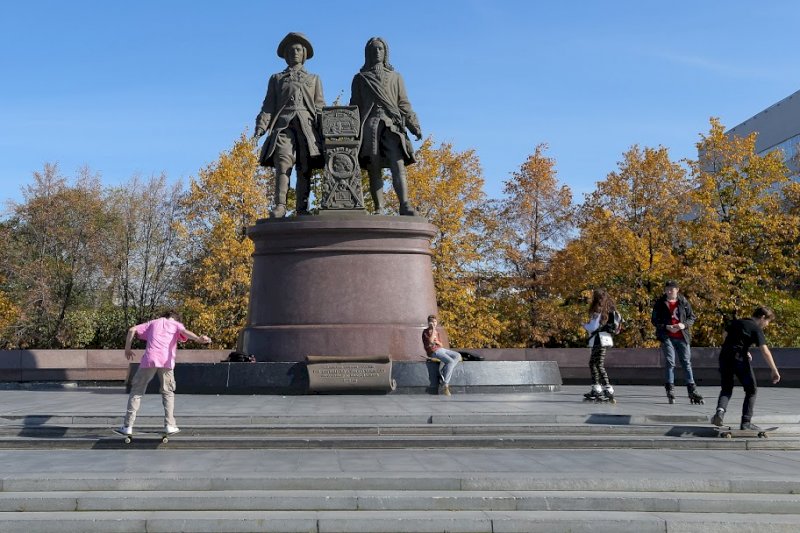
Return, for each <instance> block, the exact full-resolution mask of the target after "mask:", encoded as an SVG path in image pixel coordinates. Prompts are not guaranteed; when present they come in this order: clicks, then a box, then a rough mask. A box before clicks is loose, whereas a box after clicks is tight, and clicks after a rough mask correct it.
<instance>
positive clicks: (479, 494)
mask: <svg viewBox="0 0 800 533" xmlns="http://www.w3.org/2000/svg"><path fill="white" fill-rule="evenodd" d="M237 510H238V511H323V510H324V511H414V510H417V511H626V512H691V513H768V514H796V513H798V512H799V511H800V495H798V494H730V493H718V492H713V493H708V492H694V493H683V492H634V491H628V492H625V491H607V492H599V491H417V490H402V491H396V490H392V491H381V490H372V491H370V490H365V491H355V490H338V491H330V490H325V491H322V490H224V491H221V490H209V491H191V490H182V491H146V490H139V491H130V490H120V491H55V492H52V491H51V492H36V493H32V492H2V493H0V512H2V513H8V512H37V513H41V512H57V511H80V512H86V511H237Z"/></svg>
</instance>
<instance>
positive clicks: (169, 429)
mask: <svg viewBox="0 0 800 533" xmlns="http://www.w3.org/2000/svg"><path fill="white" fill-rule="evenodd" d="M180 432H181V430H180V428H179V427H178V426H167V427H165V428H164V433H166V434H167V435H174V434H175V433H180Z"/></svg>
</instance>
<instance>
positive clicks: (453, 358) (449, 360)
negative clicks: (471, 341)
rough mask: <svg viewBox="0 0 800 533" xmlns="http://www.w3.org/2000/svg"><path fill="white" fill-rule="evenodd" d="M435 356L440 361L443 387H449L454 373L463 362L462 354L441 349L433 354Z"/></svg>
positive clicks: (440, 375)
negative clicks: (460, 362)
mask: <svg viewBox="0 0 800 533" xmlns="http://www.w3.org/2000/svg"><path fill="white" fill-rule="evenodd" d="M433 356H434V357H436V358H437V359H439V361H440V363H439V377H440V378H441V380H442V385H449V384H450V378H451V377H453V371H454V370H455V369H456V365H457V364H458V363H459V361H461V354H460V353H458V352H454V351H453V350H447V349H445V348H439V349H438V350H436V351H435V352H433Z"/></svg>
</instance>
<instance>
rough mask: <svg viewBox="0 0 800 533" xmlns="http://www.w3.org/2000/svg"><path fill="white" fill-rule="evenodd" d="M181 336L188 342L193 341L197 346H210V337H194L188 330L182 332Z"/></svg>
mask: <svg viewBox="0 0 800 533" xmlns="http://www.w3.org/2000/svg"><path fill="white" fill-rule="evenodd" d="M183 334H184V335H185V336H186V338H187V339H189V340H190V341H194V342H196V343H199V344H211V337H209V336H208V335H195V334H194V333H192V332H191V331H189V330H188V329H185V330H183Z"/></svg>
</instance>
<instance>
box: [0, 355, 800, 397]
mask: <svg viewBox="0 0 800 533" xmlns="http://www.w3.org/2000/svg"><path fill="white" fill-rule="evenodd" d="M467 351H469V352H470V353H474V354H478V355H481V356H483V357H484V359H485V360H486V361H555V362H556V363H558V367H559V369H560V371H561V377H562V379H563V381H564V384H566V385H569V384H584V383H589V379H590V375H589V349H588V348H529V349H525V348H519V349H516V348H507V349H502V348H501V349H468V350H467ZM136 353H137V355H141V353H142V350H141V349H138V350H136ZM229 353H230V350H178V361H179V362H185V363H218V362H220V361H222V360H223V359H225V358H226V357H227V356H228V354H229ZM718 353H719V349H718V348H697V347H696V348H692V366H693V368H694V373H695V379H696V381H697V382H698V383H699V384H700V385H706V386H715V385H718V384H719V374H718V372H717V354H718ZM772 353H773V354H774V356H775V362H776V363H777V365H778V368H779V369H780V370H781V376H782V380H781V383H782V385H785V386H795V387H797V386H800V348H773V349H772ZM419 359H420V360H422V359H423V357H422V355H420V357H419ZM137 361H138V358H137ZM396 363H397V362H395V364H396ZM241 364H244V363H241ZM753 367H754V368H755V370H756V377H757V378H758V380H759V384H762V385H767V384H768V383H769V369H768V368H767V366H766V364H765V363H764V361H763V359H762V358H761V355H760V353H759V352H758V350H754V351H753ZM606 368H607V369H608V373H609V375H610V377H611V381H612V382H613V383H615V384H620V385H625V384H632V385H633V384H641V385H654V384H661V383H663V381H664V370H663V368H664V366H663V360H662V356H661V354H660V352H659V350H658V348H611V349H609V351H608V355H607V356H606ZM127 373H128V360H127V359H125V355H124V353H123V351H122V350H4V351H0V382H31V381H78V382H81V381H86V382H92V381H118V382H124V381H125V379H126V377H127ZM676 373H677V379H676V382H677V383H678V384H682V383H683V372H682V370H681V369H680V368H678V370H676Z"/></svg>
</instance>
